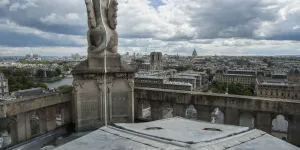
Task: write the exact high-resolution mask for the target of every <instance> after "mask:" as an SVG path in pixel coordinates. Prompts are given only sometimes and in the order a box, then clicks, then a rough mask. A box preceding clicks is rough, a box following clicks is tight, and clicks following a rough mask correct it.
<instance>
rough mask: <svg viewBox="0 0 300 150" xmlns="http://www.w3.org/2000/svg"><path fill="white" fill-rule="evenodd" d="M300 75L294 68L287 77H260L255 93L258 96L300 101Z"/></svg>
mask: <svg viewBox="0 0 300 150" xmlns="http://www.w3.org/2000/svg"><path fill="white" fill-rule="evenodd" d="M299 79H300V74H299V70H298V69H296V68H293V69H292V70H291V71H290V72H289V73H288V75H287V76H285V75H272V78H266V77H262V76H260V77H258V78H257V80H256V87H255V91H256V94H257V96H261V97H269V98H281V99H300V82H299Z"/></svg>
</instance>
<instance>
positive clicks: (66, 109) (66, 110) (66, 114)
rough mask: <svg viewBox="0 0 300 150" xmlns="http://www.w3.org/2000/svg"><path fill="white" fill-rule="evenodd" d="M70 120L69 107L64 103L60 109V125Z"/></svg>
mask: <svg viewBox="0 0 300 150" xmlns="http://www.w3.org/2000/svg"><path fill="white" fill-rule="evenodd" d="M70 122H71V109H70V106H69V105H64V106H63V107H62V109H61V123H62V125H65V124H68V123H70Z"/></svg>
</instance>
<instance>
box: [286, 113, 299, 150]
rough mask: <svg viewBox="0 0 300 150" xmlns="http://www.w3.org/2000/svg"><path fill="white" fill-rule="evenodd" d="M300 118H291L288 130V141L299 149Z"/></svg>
mask: <svg viewBox="0 0 300 150" xmlns="http://www.w3.org/2000/svg"><path fill="white" fill-rule="evenodd" d="M299 128H300V116H293V117H292V120H291V122H290V124H289V128H288V141H289V142H290V143H292V144H294V145H296V146H299V147H300V129H299Z"/></svg>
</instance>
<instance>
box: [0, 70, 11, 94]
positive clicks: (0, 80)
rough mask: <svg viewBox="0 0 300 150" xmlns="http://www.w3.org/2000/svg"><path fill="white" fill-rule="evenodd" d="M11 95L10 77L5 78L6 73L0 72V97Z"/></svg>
mask: <svg viewBox="0 0 300 150" xmlns="http://www.w3.org/2000/svg"><path fill="white" fill-rule="evenodd" d="M6 95H9V91H8V79H7V78H5V76H4V74H3V73H2V72H0V97H2V96H6Z"/></svg>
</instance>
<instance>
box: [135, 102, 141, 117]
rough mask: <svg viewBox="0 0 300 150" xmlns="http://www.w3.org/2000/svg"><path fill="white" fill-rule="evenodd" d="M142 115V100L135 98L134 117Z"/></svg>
mask: <svg viewBox="0 0 300 150" xmlns="http://www.w3.org/2000/svg"><path fill="white" fill-rule="evenodd" d="M135 100H136V99H135ZM142 117H143V102H142V101H139V100H136V101H135V118H136V119H139V118H142Z"/></svg>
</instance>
